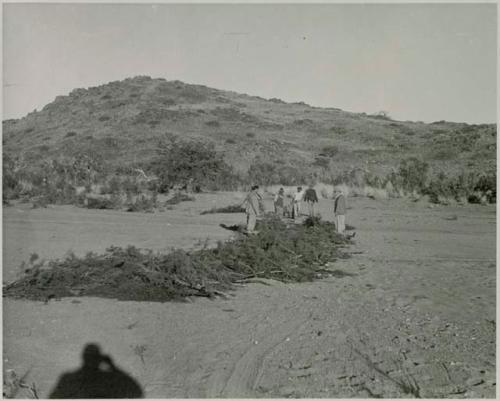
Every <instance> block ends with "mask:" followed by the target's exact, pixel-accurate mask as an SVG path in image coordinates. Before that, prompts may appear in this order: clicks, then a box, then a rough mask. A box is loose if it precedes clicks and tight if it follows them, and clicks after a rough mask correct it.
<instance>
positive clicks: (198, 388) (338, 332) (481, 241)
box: [3, 194, 496, 398]
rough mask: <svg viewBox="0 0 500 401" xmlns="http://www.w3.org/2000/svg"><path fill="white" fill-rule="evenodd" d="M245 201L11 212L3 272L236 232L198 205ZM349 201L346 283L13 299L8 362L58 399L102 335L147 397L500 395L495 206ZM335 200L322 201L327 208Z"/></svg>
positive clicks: (7, 321) (10, 274)
mask: <svg viewBox="0 0 500 401" xmlns="http://www.w3.org/2000/svg"><path fill="white" fill-rule="evenodd" d="M237 199H238V195H235V194H218V195H215V194H204V195H202V196H198V201H197V202H195V203H192V202H186V203H183V204H181V205H179V206H177V207H176V208H175V210H170V211H165V212H164V213H155V214H138V213H126V212H109V211H90V210H83V209H77V208H73V207H54V208H48V209H37V210H30V209H29V208H26V207H22V206H15V207H8V208H4V255H3V261H4V268H3V280H4V282H8V281H11V280H12V279H14V278H15V277H16V275H17V274H18V271H19V268H18V266H19V264H20V262H21V261H23V260H27V258H28V257H29V255H30V253H32V252H36V253H38V254H39V255H40V256H41V257H46V258H48V257H51V258H52V257H61V256H63V255H64V254H65V253H66V252H67V251H68V250H73V251H74V252H75V253H77V254H83V253H85V252H87V251H95V252H99V251H103V250H104V249H105V248H106V247H108V246H110V245H122V246H123V245H127V244H134V245H136V246H138V247H141V248H152V249H158V250H167V249H169V248H171V247H192V246H193V245H195V244H196V243H197V242H199V241H200V240H201V241H204V240H205V239H206V238H210V241H216V240H220V239H226V238H229V237H230V236H231V233H230V232H229V231H226V230H223V229H221V228H220V227H218V224H219V223H226V224H234V223H237V222H241V221H243V219H244V215H240V214H236V215H234V214H233V215H229V214H226V215H205V216H200V215H199V214H198V213H199V212H200V211H201V210H205V209H209V208H211V207H212V206H214V205H217V206H222V205H227V204H233V203H235V202H236V201H237ZM349 205H350V210H349V214H348V218H347V223H348V224H351V225H354V226H355V227H356V232H357V235H356V243H355V244H354V245H353V246H352V247H350V248H349V251H350V252H351V253H352V257H351V258H350V259H347V260H339V261H337V262H335V263H334V264H333V266H334V268H335V269H337V273H338V274H337V275H336V276H337V277H331V278H328V279H324V280H321V281H316V282H313V283H301V284H283V283H278V282H274V281H268V284H269V285H263V284H250V285H247V286H245V287H242V288H239V289H237V290H236V291H234V292H233V293H232V294H230V296H229V297H228V299H217V300H214V301H211V300H207V299H193V300H190V301H189V302H185V303H174V302H170V303H163V304H161V303H145V302H142V303H138V302H119V301H115V300H109V299H97V298H74V299H63V300H60V301H50V302H49V303H48V304H44V303H41V302H29V301H21V300H11V299H4V300H3V323H4V324H3V346H4V348H3V352H4V353H3V357H4V369H14V370H15V371H16V372H17V373H18V374H20V375H23V374H26V373H28V374H27V377H26V381H27V382H30V383H31V382H34V383H35V384H36V387H37V389H38V391H39V395H40V396H41V397H46V396H47V395H48V394H49V392H50V390H51V389H52V387H53V386H54V384H55V382H56V381H57V379H58V377H59V376H60V375H61V373H63V372H66V371H68V370H72V369H76V368H77V367H79V366H80V361H81V352H82V348H83V346H84V345H85V344H87V343H89V342H94V343H98V344H99V345H100V346H101V348H102V349H103V351H104V352H105V353H107V354H109V355H111V357H112V358H113V360H114V361H115V363H116V365H118V366H119V367H120V368H122V369H123V370H124V371H126V372H127V373H128V374H130V375H131V376H132V377H134V378H135V379H136V380H137V381H138V382H139V383H140V385H141V387H142V389H143V391H144V393H145V395H146V396H147V397H149V398H155V397H156V398H160V397H161V398H165V397H167V398H179V397H183V398H185V397H189V398H191V397H196V398H204V397H217V398H222V397H256V398H259V397H265V398H271V397H293V398H302V397H331V398H334V397H363V398H367V397H385V398H387V397H413V396H420V397H425V398H430V397H451V398H460V397H488V398H493V397H495V392H496V379H495V349H496V347H495V337H496V334H495V326H496V311H495V305H496V299H495V296H496V281H495V280H496V268H495V267H496V265H495V253H496V252H495V246H496V240H495V219H496V214H495V208H494V207H493V206H472V205H469V206H466V207H465V206H464V207H434V208H431V207H429V205H428V204H424V203H420V202H417V203H413V202H409V201H403V200H387V201H374V200H370V199H361V198H352V199H349ZM330 208H331V204H330V203H329V202H328V201H324V200H322V201H321V205H320V209H321V210H320V212H321V213H322V214H323V216H326V217H331V212H329V210H330ZM345 273H348V275H346V274H345ZM18 396H20V397H26V393H25V392H24V393H23V392H21V393H19V394H18Z"/></svg>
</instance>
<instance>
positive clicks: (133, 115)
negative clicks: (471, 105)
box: [3, 77, 496, 174]
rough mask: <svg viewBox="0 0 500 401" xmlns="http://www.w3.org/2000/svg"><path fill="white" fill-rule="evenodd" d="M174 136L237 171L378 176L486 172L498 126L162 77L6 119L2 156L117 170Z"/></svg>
mask: <svg viewBox="0 0 500 401" xmlns="http://www.w3.org/2000/svg"><path fill="white" fill-rule="evenodd" d="M172 134H174V135H177V136H179V137H181V138H186V139H195V140H203V141H211V142H213V143H214V144H215V145H216V148H217V149H219V150H223V151H224V152H225V157H226V159H227V161H228V162H229V163H230V164H232V165H233V166H234V167H235V168H236V169H237V170H239V171H245V170H246V169H247V168H248V166H249V165H250V164H251V163H252V162H253V161H254V160H255V159H256V158H257V157H260V158H261V159H264V160H265V161H271V162H273V161H276V162H286V163H292V164H296V165H304V164H309V165H312V164H315V165H317V166H318V167H321V165H322V164H324V163H326V162H330V163H332V164H333V165H334V166H335V169H338V170H339V171H340V170H345V169H352V168H357V167H360V168H363V169H366V170H369V171H372V172H374V173H377V174H383V173H385V172H387V171H388V170H389V169H390V168H391V167H393V166H395V165H397V164H398V163H399V161H400V160H401V159H404V158H407V157H409V156H418V157H420V158H422V159H424V160H425V161H427V162H429V164H430V165H431V166H432V167H433V168H434V169H435V170H436V171H437V170H441V169H443V170H448V171H449V170H450V169H452V170H454V169H467V170H469V171H474V170H485V169H492V168H494V166H495V163H496V159H495V158H496V126H495V125H491V124H481V125H468V124H465V123H450V122H445V121H440V122H434V123H431V124H424V123H421V122H403V121H394V120H391V119H390V118H388V117H387V116H385V115H367V114H364V113H361V114H359V113H350V112H346V111H342V110H340V109H335V108H319V107H312V106H309V105H307V104H305V103H301V102H299V103H286V102H283V101H281V100H280V99H268V100H266V99H263V98H260V97H257V96H249V95H245V94H238V93H235V92H228V91H223V90H217V89H212V88H208V87H206V86H200V85H190V84H185V83H183V82H180V81H167V80H165V79H161V78H159V79H151V78H149V77H135V78H129V79H125V80H123V81H116V82H111V83H108V84H105V85H101V86H98V87H92V88H88V89H75V90H73V91H72V92H71V93H70V94H69V95H67V96H58V97H57V98H56V99H55V100H54V101H53V102H52V103H49V104H48V105H46V106H45V107H44V108H43V109H42V110H40V111H35V112H32V113H30V114H28V115H27V116H25V117H23V118H21V119H18V120H6V121H3V146H4V152H6V153H9V154H12V155H21V154H23V155H24V156H25V157H26V158H28V159H32V160H33V159H34V160H36V159H43V158H46V157H52V156H55V155H59V154H71V153H73V152H75V150H82V149H83V150H88V151H89V152H96V153H99V154H101V155H103V156H104V157H105V158H106V160H108V161H110V162H111V163H112V164H114V165H116V166H120V165H131V164H141V163H144V162H147V161H148V160H150V159H151V157H152V156H153V155H154V154H155V149H156V146H157V143H158V141H159V140H160V139H161V138H163V137H165V136H166V135H172Z"/></svg>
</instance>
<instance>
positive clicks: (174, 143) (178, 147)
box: [152, 138, 236, 190]
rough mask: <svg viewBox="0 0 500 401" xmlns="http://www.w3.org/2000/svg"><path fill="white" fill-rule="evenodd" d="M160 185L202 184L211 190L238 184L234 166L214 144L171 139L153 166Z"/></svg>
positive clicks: (165, 144)
mask: <svg viewBox="0 0 500 401" xmlns="http://www.w3.org/2000/svg"><path fill="white" fill-rule="evenodd" d="M152 168H153V170H154V172H155V173H156V175H157V177H158V179H159V188H160V190H164V189H165V188H172V187H174V186H176V185H180V186H187V185H188V184H192V186H193V187H194V186H200V187H204V188H208V189H211V190H216V189H231V188H233V187H234V185H235V183H236V177H235V175H234V173H233V171H232V168H231V167H230V166H229V165H228V164H227V163H226V162H225V161H224V158H223V155H222V154H221V153H219V152H217V151H216V150H215V147H214V146H213V144H207V143H202V142H195V141H180V140H177V139H176V138H171V139H170V140H169V141H167V142H163V143H161V144H160V145H159V147H158V156H157V157H156V159H155V160H154V162H153V166H152Z"/></svg>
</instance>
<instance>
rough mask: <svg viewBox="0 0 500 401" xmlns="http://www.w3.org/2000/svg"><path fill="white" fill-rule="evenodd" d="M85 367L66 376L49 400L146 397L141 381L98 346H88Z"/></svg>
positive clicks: (85, 349) (86, 347)
mask: <svg viewBox="0 0 500 401" xmlns="http://www.w3.org/2000/svg"><path fill="white" fill-rule="evenodd" d="M82 359H83V366H82V367H81V368H80V369H78V370H76V371H74V372H70V373H65V374H63V375H62V376H61V377H60V379H59V381H58V383H57V385H56V386H55V388H54V390H52V392H51V394H50V396H49V398H142V397H143V393H142V389H141V387H140V386H139V384H137V382H136V381H135V380H134V379H132V378H131V377H130V376H129V375H127V374H126V373H125V372H123V371H122V370H120V369H118V368H117V367H116V366H115V365H114V363H113V360H112V359H111V357H110V356H108V355H104V354H102V353H101V349H100V347H99V346H98V345H97V344H92V343H90V344H87V345H86V346H85V347H84V349H83V353H82Z"/></svg>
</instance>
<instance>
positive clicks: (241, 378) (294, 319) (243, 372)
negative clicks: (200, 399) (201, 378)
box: [207, 308, 309, 398]
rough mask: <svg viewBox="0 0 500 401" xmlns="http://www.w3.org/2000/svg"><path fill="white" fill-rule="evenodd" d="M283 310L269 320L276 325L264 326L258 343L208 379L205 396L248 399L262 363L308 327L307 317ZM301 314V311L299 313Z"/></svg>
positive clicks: (261, 371)
mask: <svg viewBox="0 0 500 401" xmlns="http://www.w3.org/2000/svg"><path fill="white" fill-rule="evenodd" d="M294 309H295V308H290V312H289V313H286V314H283V311H279V312H280V313H279V314H277V316H276V315H275V316H273V317H272V318H275V319H279V322H277V323H275V324H273V325H272V326H271V327H267V328H266V330H265V331H264V332H263V333H262V334H259V336H258V337H259V343H258V344H252V345H251V346H249V347H247V348H246V350H245V351H244V353H243V355H242V356H241V357H239V358H238V359H236V360H233V361H232V367H231V369H229V371H228V370H227V369H226V370H224V369H218V370H217V371H216V372H214V374H213V375H211V376H210V378H209V380H208V383H207V384H208V386H207V397H209V398H219V397H221V398H226V397H252V396H255V395H256V392H257V391H258V390H257V389H258V385H259V380H260V378H261V377H262V375H263V372H264V368H265V365H266V360H267V359H268V358H269V357H270V356H271V355H272V354H273V353H274V352H275V351H276V349H277V348H278V347H279V346H280V345H282V344H284V343H286V342H287V339H288V338H290V337H291V336H293V335H295V334H296V333H298V332H300V330H301V329H302V328H303V327H305V326H307V325H308V324H309V322H308V318H307V315H304V316H300V317H299V316H297V315H296V309H295V310H294ZM301 312H303V311H301Z"/></svg>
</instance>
